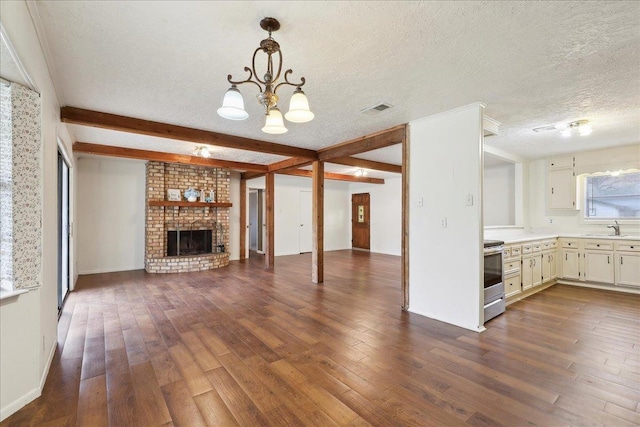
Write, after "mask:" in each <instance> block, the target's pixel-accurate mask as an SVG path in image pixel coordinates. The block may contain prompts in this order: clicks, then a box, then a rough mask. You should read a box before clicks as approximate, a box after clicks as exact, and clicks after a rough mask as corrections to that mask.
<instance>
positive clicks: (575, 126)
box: [533, 120, 593, 138]
mask: <svg viewBox="0 0 640 427" xmlns="http://www.w3.org/2000/svg"><path fill="white" fill-rule="evenodd" d="M550 130H560V131H562V132H561V134H562V136H564V137H565V138H568V137H570V136H571V135H573V134H575V131H577V132H578V134H579V135H580V136H587V135H589V134H591V132H593V128H592V126H591V124H589V121H588V120H576V121H575V122H570V123H558V124H556V125H549V126H542V127H539V128H534V129H533V131H534V132H546V131H550Z"/></svg>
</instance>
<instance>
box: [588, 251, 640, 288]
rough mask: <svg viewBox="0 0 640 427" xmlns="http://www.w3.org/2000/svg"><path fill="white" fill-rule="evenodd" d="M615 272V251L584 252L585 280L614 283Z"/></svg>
mask: <svg viewBox="0 0 640 427" xmlns="http://www.w3.org/2000/svg"><path fill="white" fill-rule="evenodd" d="M636 271H638V270H636ZM613 274H614V272H613V252H606V251H585V252H584V280H586V281H587V282H599V283H609V284H613V283H614V276H613Z"/></svg>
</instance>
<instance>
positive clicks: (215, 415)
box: [193, 390, 239, 427]
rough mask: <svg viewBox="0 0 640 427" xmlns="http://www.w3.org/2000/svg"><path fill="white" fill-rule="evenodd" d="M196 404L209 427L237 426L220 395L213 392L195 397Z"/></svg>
mask: <svg viewBox="0 0 640 427" xmlns="http://www.w3.org/2000/svg"><path fill="white" fill-rule="evenodd" d="M193 400H194V401H195V402H196V405H197V406H198V409H199V410H200V414H201V415H202V418H204V421H205V423H206V424H207V425H208V426H210V427H217V426H238V425H239V424H238V422H237V421H236V419H235V418H234V417H233V414H232V413H231V411H229V408H227V406H226V405H225V404H224V402H223V401H222V399H221V398H220V395H218V393H217V392H216V391H215V390H211V391H208V392H206V393H203V394H199V395H198V396H195V397H194V398H193Z"/></svg>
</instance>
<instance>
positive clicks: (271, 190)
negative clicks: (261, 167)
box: [264, 172, 275, 268]
mask: <svg viewBox="0 0 640 427" xmlns="http://www.w3.org/2000/svg"><path fill="white" fill-rule="evenodd" d="M265 192H266V193H265V199H266V204H267V209H266V211H267V223H266V224H267V242H266V244H267V245H266V247H265V248H264V266H265V268H273V263H274V249H275V248H274V246H275V245H274V243H275V239H274V228H275V221H274V215H275V209H274V200H275V199H274V195H275V174H274V173H273V172H269V173H268V174H266V175H265Z"/></svg>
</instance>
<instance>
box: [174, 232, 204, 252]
mask: <svg viewBox="0 0 640 427" xmlns="http://www.w3.org/2000/svg"><path fill="white" fill-rule="evenodd" d="M211 232H212V230H185V231H180V232H178V231H167V256H185V255H199V254H210V253H211V252H212V243H211Z"/></svg>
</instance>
